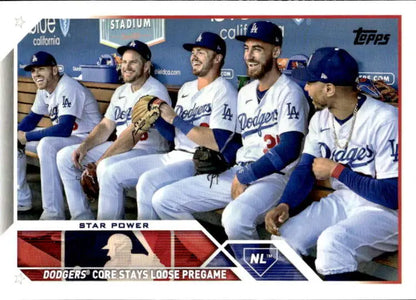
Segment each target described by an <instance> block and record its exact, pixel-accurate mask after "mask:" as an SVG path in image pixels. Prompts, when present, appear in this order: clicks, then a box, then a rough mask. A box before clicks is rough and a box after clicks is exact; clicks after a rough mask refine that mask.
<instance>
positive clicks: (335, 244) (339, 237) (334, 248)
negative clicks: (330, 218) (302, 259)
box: [316, 226, 345, 255]
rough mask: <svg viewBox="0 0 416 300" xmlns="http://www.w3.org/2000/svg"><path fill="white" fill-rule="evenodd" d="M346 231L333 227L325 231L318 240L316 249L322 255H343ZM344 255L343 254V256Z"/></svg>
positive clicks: (339, 227)
mask: <svg viewBox="0 0 416 300" xmlns="http://www.w3.org/2000/svg"><path fill="white" fill-rule="evenodd" d="M344 233H345V230H344V229H343V227H341V226H332V227H329V228H327V229H326V230H324V231H323V232H322V233H321V235H320V236H319V238H318V241H317V244H316V248H317V252H318V253H319V252H321V253H341V252H344V249H345V234H344ZM341 255H342V254H341Z"/></svg>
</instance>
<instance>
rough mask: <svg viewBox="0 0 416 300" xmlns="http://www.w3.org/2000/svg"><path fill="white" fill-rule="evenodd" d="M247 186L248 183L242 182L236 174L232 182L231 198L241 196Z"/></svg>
mask: <svg viewBox="0 0 416 300" xmlns="http://www.w3.org/2000/svg"><path fill="white" fill-rule="evenodd" d="M246 188H247V185H245V184H242V183H240V181H238V178H237V176H234V179H233V183H232V184H231V198H233V200H234V199H235V198H237V197H238V196H240V195H241V194H242V193H243V192H244V191H245V190H246Z"/></svg>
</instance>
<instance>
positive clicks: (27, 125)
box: [17, 51, 101, 220]
mask: <svg viewBox="0 0 416 300" xmlns="http://www.w3.org/2000/svg"><path fill="white" fill-rule="evenodd" d="M24 70H25V71H29V72H31V74H32V79H33V81H34V82H35V84H36V86H37V87H38V90H37V92H36V98H35V101H34V103H33V106H32V108H31V112H30V113H29V114H28V115H27V116H26V117H25V118H24V119H23V120H22V121H21V122H20V124H19V125H18V140H19V142H20V143H21V144H22V145H26V149H28V150H30V151H33V152H36V153H37V154H38V156H39V160H40V173H41V190H42V206H43V213H42V215H41V217H40V219H41V220H62V219H65V213H64V200H63V191H62V185H61V182H60V178H59V173H58V169H57V166H56V155H57V152H58V151H59V150H60V149H62V148H63V147H65V146H69V145H73V144H77V143H79V142H81V141H82V140H83V139H84V138H85V137H86V136H87V134H88V132H90V131H91V130H92V129H93V128H94V126H95V125H96V124H98V123H99V122H100V120H101V114H100V112H99V110H98V105H97V101H96V100H95V99H94V97H93V95H92V94H91V92H90V91H89V90H88V89H87V88H85V87H83V86H82V85H81V84H80V83H78V82H77V81H76V80H74V79H72V78H71V77H69V76H67V75H66V74H59V71H58V65H57V63H56V60H55V58H54V57H53V56H52V55H51V54H49V53H47V52H44V51H39V52H37V53H35V54H33V55H32V58H31V60H30V63H29V64H28V65H27V66H26V67H25V68H24ZM46 114H47V115H49V117H50V119H51V121H52V126H50V127H48V128H45V129H41V130H36V128H35V127H36V126H37V124H38V123H39V121H40V120H41V119H42V117H43V115H46ZM17 173H18V179H17V180H18V187H17V199H18V210H19V211H25V210H29V209H31V207H32V200H31V198H32V196H31V191H30V188H29V185H28V184H27V182H26V155H24V151H19V154H18V159H17Z"/></svg>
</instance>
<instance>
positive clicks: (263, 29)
mask: <svg viewBox="0 0 416 300" xmlns="http://www.w3.org/2000/svg"><path fill="white" fill-rule="evenodd" d="M235 38H236V39H237V40H239V41H243V42H245V41H246V40H247V39H256V40H260V41H263V42H266V43H269V44H272V45H275V46H282V42H283V35H282V30H280V28H279V26H277V25H276V24H274V23H272V22H269V21H257V22H254V23H251V24H250V25H249V26H248V28H247V32H246V34H245V35H237V36H236V37H235Z"/></svg>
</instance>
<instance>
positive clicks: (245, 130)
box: [237, 74, 309, 172]
mask: <svg viewBox="0 0 416 300" xmlns="http://www.w3.org/2000/svg"><path fill="white" fill-rule="evenodd" d="M258 84H259V81H258V80H254V81H252V82H250V83H249V84H247V85H245V86H244V87H242V88H241V89H240V91H239V93H238V107H237V111H238V117H237V132H238V133H240V134H241V138H242V141H243V147H241V148H240V149H239V150H238V152H237V163H244V162H251V161H256V160H257V159H259V158H260V157H261V156H263V155H264V154H265V153H267V151H269V150H270V149H272V148H273V147H275V146H276V145H278V144H279V142H280V138H279V136H280V135H281V134H282V133H284V132H289V131H297V132H301V133H303V134H306V131H307V126H308V124H307V122H308V113H309V104H308V101H307V100H306V97H305V95H304V93H303V91H302V89H301V88H300V86H299V85H298V84H296V83H295V82H294V81H292V80H291V79H289V78H288V77H287V76H286V75H284V74H281V75H280V77H279V79H278V80H277V81H276V82H275V83H274V84H273V85H272V86H271V87H270V88H269V90H268V91H267V92H266V94H265V95H264V96H263V98H262V99H261V101H260V102H259V101H258V100H257V87H258ZM296 163H297V160H296V161H294V162H292V163H291V164H289V165H288V166H286V168H284V169H283V170H282V171H283V172H288V171H289V170H291V169H293V167H294V166H295V165H296Z"/></svg>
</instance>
